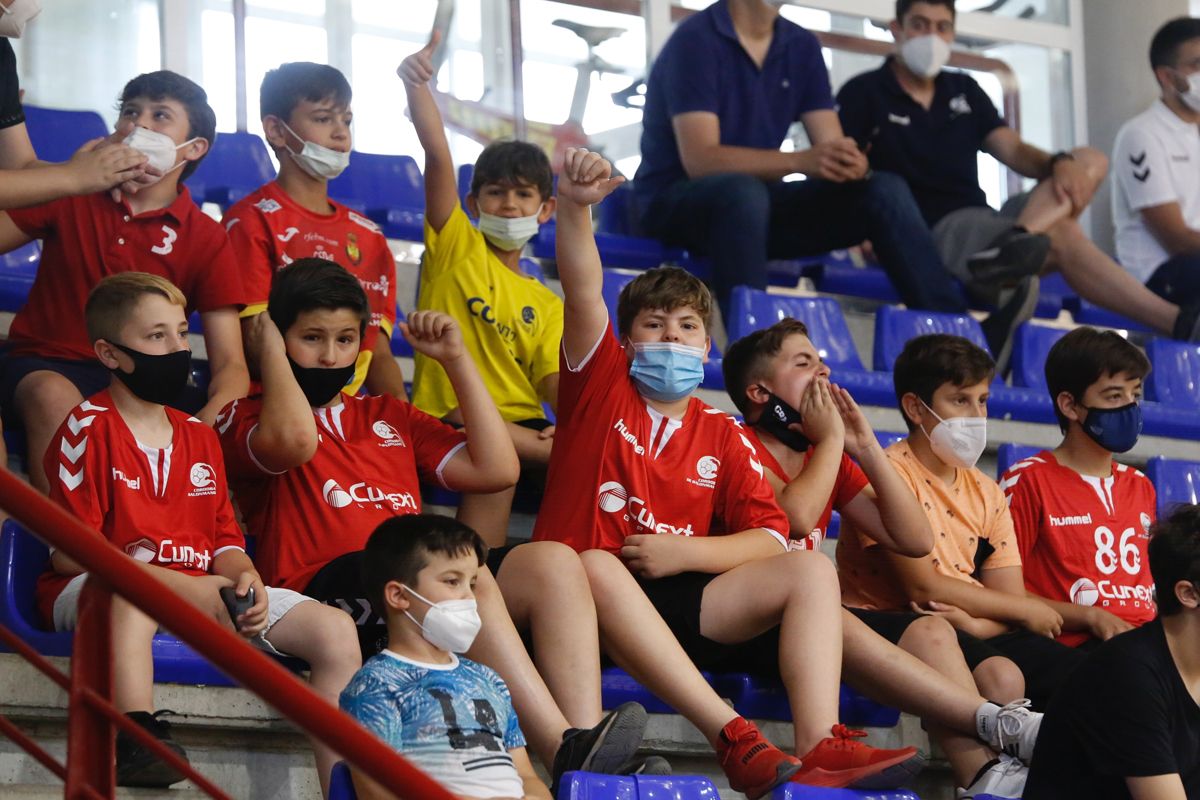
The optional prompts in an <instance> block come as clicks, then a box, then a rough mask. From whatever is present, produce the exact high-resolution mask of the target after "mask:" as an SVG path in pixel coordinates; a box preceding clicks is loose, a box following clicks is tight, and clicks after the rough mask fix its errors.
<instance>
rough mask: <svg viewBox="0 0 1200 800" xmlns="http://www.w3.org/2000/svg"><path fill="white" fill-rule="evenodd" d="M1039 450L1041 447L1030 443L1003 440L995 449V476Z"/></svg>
mask: <svg viewBox="0 0 1200 800" xmlns="http://www.w3.org/2000/svg"><path fill="white" fill-rule="evenodd" d="M1041 451H1042V448H1041V447H1035V446H1033V445H1031V444H1013V443H1012V442H1005V443H1004V444H1002V445H1000V447H999V448H998V449H997V450H996V476H997V477H999V476H1001V475H1003V474H1004V473H1006V472H1008V468H1009V467H1011V466H1012V465H1013V464H1015V463H1017V462H1018V461H1024V460H1025V459H1027V458H1029V457H1030V456H1035V455H1037V454H1038V453H1040V452H1041Z"/></svg>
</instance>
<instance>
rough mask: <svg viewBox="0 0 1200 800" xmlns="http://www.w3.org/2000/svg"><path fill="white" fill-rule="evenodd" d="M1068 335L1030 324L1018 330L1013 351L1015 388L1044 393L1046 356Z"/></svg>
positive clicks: (1060, 331)
mask: <svg viewBox="0 0 1200 800" xmlns="http://www.w3.org/2000/svg"><path fill="white" fill-rule="evenodd" d="M1066 334H1067V332H1066V331H1065V330H1063V329H1062V328H1049V327H1047V326H1045V325H1034V324H1032V323H1029V322H1026V323H1024V324H1022V325H1021V327H1019V328H1017V338H1016V341H1015V342H1013V350H1012V382H1013V386H1024V387H1027V388H1029V389H1038V390H1040V391H1043V392H1044V391H1045V390H1046V370H1045V367H1046V356H1047V355H1049V353H1050V348H1051V347H1053V346H1054V343H1055V342H1057V341H1058V340H1059V339H1061V338H1062V337H1063V336H1065V335H1066ZM1047 402H1049V400H1048V399H1047Z"/></svg>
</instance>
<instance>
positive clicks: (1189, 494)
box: [1146, 456, 1200, 519]
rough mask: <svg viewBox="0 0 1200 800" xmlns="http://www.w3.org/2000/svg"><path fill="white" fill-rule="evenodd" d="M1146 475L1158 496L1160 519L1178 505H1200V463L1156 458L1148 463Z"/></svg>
mask: <svg viewBox="0 0 1200 800" xmlns="http://www.w3.org/2000/svg"><path fill="white" fill-rule="evenodd" d="M1146 475H1147V476H1148V477H1149V478H1150V482H1151V483H1153V484H1154V491H1155V492H1157V494H1158V517H1159V519H1162V518H1163V517H1165V516H1166V515H1167V514H1169V513H1171V509H1173V508H1174V507H1175V506H1177V505H1180V504H1185V505H1195V504H1196V503H1200V461H1177V460H1174V459H1170V458H1164V457H1162V456H1155V457H1154V458H1152V459H1150V460H1149V461H1148V462H1146Z"/></svg>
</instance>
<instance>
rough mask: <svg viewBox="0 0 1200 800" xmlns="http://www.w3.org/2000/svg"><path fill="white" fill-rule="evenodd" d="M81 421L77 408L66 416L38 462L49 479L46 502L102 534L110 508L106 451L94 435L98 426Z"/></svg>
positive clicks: (102, 442) (99, 439)
mask: <svg viewBox="0 0 1200 800" xmlns="http://www.w3.org/2000/svg"><path fill="white" fill-rule="evenodd" d="M113 413H115V412H113ZM85 419H86V417H83V416H81V412H80V411H79V409H78V408H77V409H75V410H73V411H72V412H71V413H70V414H69V415H67V419H66V420H64V421H63V424H62V425H60V426H59V428H58V431H57V432H55V434H54V438H52V439H51V440H50V446H49V447H48V448H46V454H45V456H44V458H43V461H42V463H43V466H44V467H45V470H46V477H47V478H49V480H50V499H51V500H53V501H54V502H55V503H58V504H59V505H60V506H62V507H63V508H65V509H66V510H67V511H69V512H71V513H72V514H73V515H74V516H75V517H77V518H78V519H79V520H80V521H81V522H82V523H83V524H85V525H87V526H88V527H89V528H93V529H95V530H97V531H103V527H104V520H105V518H106V517H107V516H108V514H109V512H110V510H111V508H112V498H111V497H110V495H109V494H108V492H107V491H105V487H106V486H107V485H108V482H106V481H105V480H104V479H105V477H106V476H107V475H108V474H109V470H108V452H107V448H106V447H105V443H104V441H103V440H102V439H101V435H98V434H97V433H96V430H97V427H98V426H95V425H94V424H89V425H84V424H82V423H83V422H84V420H85Z"/></svg>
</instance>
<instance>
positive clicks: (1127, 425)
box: [1083, 403, 1142, 453]
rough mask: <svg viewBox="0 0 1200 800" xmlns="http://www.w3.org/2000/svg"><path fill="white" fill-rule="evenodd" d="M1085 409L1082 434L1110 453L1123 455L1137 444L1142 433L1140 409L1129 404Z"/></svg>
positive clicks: (1133, 404) (1135, 404)
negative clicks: (1086, 413)
mask: <svg viewBox="0 0 1200 800" xmlns="http://www.w3.org/2000/svg"><path fill="white" fill-rule="evenodd" d="M1084 408H1087V412H1088V415H1087V419H1086V420H1084V422H1083V432H1084V433H1086V434H1087V435H1088V436H1090V437H1092V441H1094V442H1095V443H1096V444H1098V445H1100V446H1101V447H1103V448H1104V449H1105V450H1107V451H1108V452H1110V453H1124V452H1126V451H1127V450H1129V449H1131V448H1132V447H1133V446H1134V445H1135V444H1137V440H1138V436H1139V435H1140V434H1141V432H1142V407H1141V406H1140V405H1138V404H1137V403H1130V404H1128V405H1124V406H1121V407H1119V408H1088V407H1087V406H1084Z"/></svg>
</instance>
